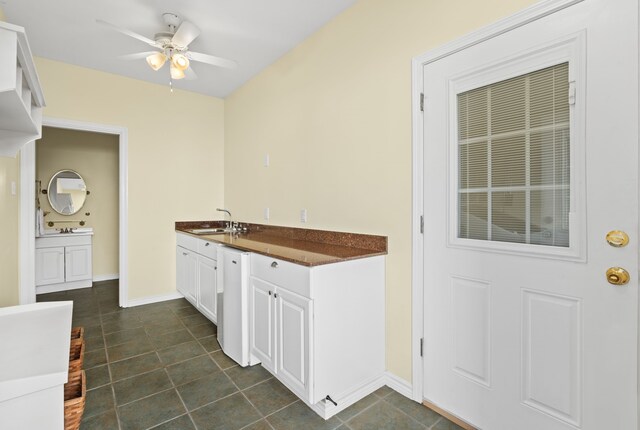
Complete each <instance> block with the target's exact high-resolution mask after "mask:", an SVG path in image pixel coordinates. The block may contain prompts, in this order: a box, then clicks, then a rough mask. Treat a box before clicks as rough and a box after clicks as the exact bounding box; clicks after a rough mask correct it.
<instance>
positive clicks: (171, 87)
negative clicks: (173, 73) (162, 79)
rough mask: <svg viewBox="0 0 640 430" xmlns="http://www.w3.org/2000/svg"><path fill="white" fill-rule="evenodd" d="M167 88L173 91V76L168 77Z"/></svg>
mask: <svg viewBox="0 0 640 430" xmlns="http://www.w3.org/2000/svg"><path fill="white" fill-rule="evenodd" d="M169 90H170V91H171V92H173V78H172V77H169Z"/></svg>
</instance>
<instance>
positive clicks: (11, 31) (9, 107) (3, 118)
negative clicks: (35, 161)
mask: <svg viewBox="0 0 640 430" xmlns="http://www.w3.org/2000/svg"><path fill="white" fill-rule="evenodd" d="M43 107H44V97H43V95H42V89H41V88H40V83H39V82H38V75H37V74H36V69H35V65H34V64H33V58H32V56H31V50H30V49H29V43H28V42H27V37H26V35H25V32H24V28H22V27H18V26H16V25H12V24H8V23H5V22H0V156H9V157H15V156H16V154H17V152H18V151H19V150H20V148H21V147H22V146H23V145H24V144H25V143H27V142H30V141H32V140H35V139H38V138H40V137H41V132H42V108H43Z"/></svg>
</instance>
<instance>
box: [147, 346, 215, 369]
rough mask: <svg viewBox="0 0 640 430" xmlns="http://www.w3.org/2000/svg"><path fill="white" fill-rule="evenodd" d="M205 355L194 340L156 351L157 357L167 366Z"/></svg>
mask: <svg viewBox="0 0 640 430" xmlns="http://www.w3.org/2000/svg"><path fill="white" fill-rule="evenodd" d="M206 353H207V351H205V350H204V348H203V347H202V346H201V345H200V344H199V343H198V342H196V341H195V340H194V341H191V342H187V343H181V344H179V345H174V346H170V347H169V348H165V349H161V350H159V351H158V356H159V357H160V360H162V362H163V363H164V364H165V365H167V366H168V365H170V364H174V363H178V362H180V361H185V360H188V359H190V358H194V357H198V356H200V355H203V354H206Z"/></svg>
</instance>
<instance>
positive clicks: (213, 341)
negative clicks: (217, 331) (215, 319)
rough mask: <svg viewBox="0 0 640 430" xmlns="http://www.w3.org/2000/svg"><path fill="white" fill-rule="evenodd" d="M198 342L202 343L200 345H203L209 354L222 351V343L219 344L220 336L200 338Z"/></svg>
mask: <svg viewBox="0 0 640 430" xmlns="http://www.w3.org/2000/svg"><path fill="white" fill-rule="evenodd" d="M198 342H200V345H202V346H203V347H204V349H206V350H207V352H213V351H220V349H221V348H220V343H218V336H216V335H213V336H207V337H201V338H198Z"/></svg>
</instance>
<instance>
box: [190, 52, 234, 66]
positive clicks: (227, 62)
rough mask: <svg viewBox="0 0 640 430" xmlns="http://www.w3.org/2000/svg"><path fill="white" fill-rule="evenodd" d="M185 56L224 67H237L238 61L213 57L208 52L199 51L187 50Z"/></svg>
mask: <svg viewBox="0 0 640 430" xmlns="http://www.w3.org/2000/svg"><path fill="white" fill-rule="evenodd" d="M187 57H189V58H191V59H192V60H193V61H199V62H201V63H207V64H211V65H213V66H218V67H224V68H226V69H235V68H236V67H238V63H236V62H235V61H233V60H227V59H226V58H220V57H215V56H213V55H209V54H202V53H200V52H193V51H188V52H187Z"/></svg>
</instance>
